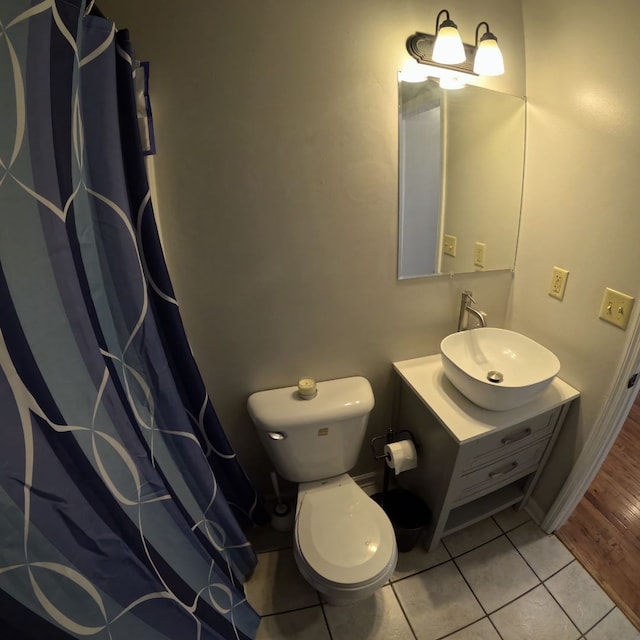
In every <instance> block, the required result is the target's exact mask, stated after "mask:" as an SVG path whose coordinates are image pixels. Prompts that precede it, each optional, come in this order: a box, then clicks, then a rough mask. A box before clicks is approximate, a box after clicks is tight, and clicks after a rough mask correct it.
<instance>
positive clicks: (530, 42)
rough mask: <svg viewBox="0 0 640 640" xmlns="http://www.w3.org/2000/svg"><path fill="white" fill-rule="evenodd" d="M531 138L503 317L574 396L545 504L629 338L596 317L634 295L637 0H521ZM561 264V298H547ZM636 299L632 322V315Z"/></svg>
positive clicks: (637, 274)
mask: <svg viewBox="0 0 640 640" xmlns="http://www.w3.org/2000/svg"><path fill="white" fill-rule="evenodd" d="M523 6H524V23H525V35H526V59H527V97H528V110H529V111H528V113H529V125H528V141H527V164H526V179H525V194H524V208H523V219H522V229H521V239H520V247H519V252H518V260H517V264H516V275H515V278H514V286H513V299H512V301H511V307H510V323H511V326H512V327H513V328H515V329H516V330H519V331H522V332H523V333H526V334H528V335H530V336H531V337H533V338H535V339H537V340H539V341H541V342H542V343H544V344H545V345H547V346H548V347H550V348H551V349H552V350H554V351H555V352H556V354H557V355H558V357H559V358H560V361H561V363H562V369H561V372H560V375H561V376H562V377H563V378H564V379H565V380H566V381H567V382H569V383H571V384H573V385H574V386H575V387H577V388H578V389H580V390H581V391H582V401H581V407H580V412H579V415H578V416H577V418H576V420H575V421H574V422H573V423H572V424H570V425H569V427H570V428H569V429H566V430H565V432H564V433H563V434H562V436H561V439H560V441H559V443H558V446H557V447H556V450H555V452H554V456H553V458H552V460H551V464H550V466H549V467H548V468H547V473H546V474H545V477H544V479H543V482H542V483H541V485H540V487H539V491H538V492H537V494H536V497H537V499H538V500H539V502H540V503H541V505H542V506H543V507H546V506H547V505H548V504H549V502H550V501H551V499H552V498H553V496H554V495H555V493H556V492H557V489H558V488H559V485H560V483H561V481H562V480H563V478H564V477H565V476H566V474H567V473H568V471H569V469H570V468H571V465H572V463H573V461H574V460H575V458H576V456H577V454H578V453H579V451H580V449H581V448H582V446H583V444H584V442H585V439H586V438H587V436H588V434H589V433H590V432H591V430H592V429H593V426H594V424H595V423H596V420H597V416H598V413H599V411H600V409H601V407H602V405H603V402H604V401H605V399H606V398H607V395H608V394H609V393H610V384H611V381H612V378H613V375H614V373H615V370H616V369H617V366H618V363H619V361H620V359H621V357H622V355H623V354H624V352H625V350H626V341H627V338H628V335H627V333H625V332H623V331H621V330H620V329H618V328H616V327H614V326H611V325H608V324H605V323H604V322H602V321H601V320H599V319H598V311H599V307H600V302H601V299H602V294H603V291H604V288H605V287H607V286H608V287H612V288H614V289H618V290H621V291H624V292H626V293H628V294H630V295H633V296H638V295H640V250H639V246H640V245H639V242H640V215H639V213H638V203H639V202H640V180H639V178H638V170H639V167H640V119H639V118H638V105H639V104H640V88H639V86H638V83H637V82H635V78H636V76H637V69H636V66H637V65H636V63H637V59H638V56H637V53H636V51H635V46H636V40H637V34H636V31H637V26H638V24H640V4H639V3H638V2H636V1H635V0H612V1H611V2H609V3H607V5H606V15H604V14H603V12H602V9H603V5H602V3H601V2H599V1H598V0H582V1H581V2H573V3H570V2H557V1H556V0H523ZM554 265H557V266H560V267H563V268H565V269H568V270H569V271H570V272H571V273H570V276H569V280H568V285H567V290H566V294H565V298H564V301H562V302H559V301H557V300H555V299H553V298H550V297H549V296H548V295H547V291H548V287H549V283H550V281H551V269H552V267H553V266H554ZM638 307H640V305H636V308H635V310H634V313H633V318H632V322H633V321H634V320H635V318H636V317H637V315H638V311H639V308H638Z"/></svg>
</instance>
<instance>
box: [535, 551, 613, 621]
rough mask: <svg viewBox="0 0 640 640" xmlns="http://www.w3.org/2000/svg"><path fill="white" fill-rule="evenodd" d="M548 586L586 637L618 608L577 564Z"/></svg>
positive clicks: (560, 573) (552, 580) (566, 569)
mask: <svg viewBox="0 0 640 640" xmlns="http://www.w3.org/2000/svg"><path fill="white" fill-rule="evenodd" d="M545 584H546V585H547V589H549V591H550V592H551V593H552V594H553V597H554V598H555V599H556V600H557V601H558V602H559V603H560V606H561V607H562V608H563V609H564V610H565V611H566V612H567V614H569V617H570V618H571V619H572V620H573V621H574V623H575V624H576V626H577V627H578V628H579V629H580V631H582V632H583V633H585V632H586V631H588V630H589V629H590V628H591V627H592V626H593V625H594V624H595V623H596V622H598V620H600V619H601V618H603V617H604V616H605V615H606V614H607V613H608V612H609V611H611V609H613V607H614V604H613V602H612V601H611V598H609V596H608V595H607V594H606V593H605V592H604V591H603V590H602V588H601V587H600V585H599V584H598V583H597V582H596V581H595V580H594V579H593V578H592V577H591V576H590V575H589V573H587V571H586V570H585V569H584V568H583V567H582V565H581V564H580V563H579V562H578V561H577V560H574V561H573V562H572V563H571V564H570V565H569V566H568V567H566V568H564V569H563V570H562V571H560V572H559V573H557V574H556V575H555V576H553V577H552V578H549V580H547V581H546V583H545Z"/></svg>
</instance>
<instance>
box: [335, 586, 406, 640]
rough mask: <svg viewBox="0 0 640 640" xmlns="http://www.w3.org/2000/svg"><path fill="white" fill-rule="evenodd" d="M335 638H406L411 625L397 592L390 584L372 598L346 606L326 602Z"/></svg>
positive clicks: (351, 639)
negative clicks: (399, 601)
mask: <svg viewBox="0 0 640 640" xmlns="http://www.w3.org/2000/svg"><path fill="white" fill-rule="evenodd" d="M324 612H325V615H326V616H327V622H328V623H329V629H330V630H331V637H332V638H333V640H353V639H354V638H356V637H357V638H358V640H407V639H409V638H413V633H412V632H411V627H409V623H408V622H407V619H406V618H405V616H404V613H402V609H401V608H400V605H399V604H398V599H397V598H396V594H395V593H394V592H393V590H392V589H391V586H389V585H387V586H386V587H383V588H382V589H378V591H376V592H375V593H374V594H373V595H372V596H371V597H370V598H367V599H366V600H361V601H360V602H356V603H355V604H352V605H349V606H346V607H334V606H331V605H328V604H327V605H324Z"/></svg>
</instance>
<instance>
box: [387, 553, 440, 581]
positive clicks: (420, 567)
mask: <svg viewBox="0 0 640 640" xmlns="http://www.w3.org/2000/svg"><path fill="white" fill-rule="evenodd" d="M447 560H450V556H449V553H448V552H447V550H446V549H445V548H444V546H443V545H442V544H439V545H438V546H437V547H436V548H435V549H434V550H433V551H427V550H426V549H425V548H424V546H423V545H422V544H418V545H417V546H416V547H415V548H414V549H412V550H411V551H408V552H406V553H399V554H398V565H397V566H396V570H395V571H394V572H393V576H392V577H391V580H392V582H393V581H395V580H400V579H401V578H406V577H407V576H412V575H413V574H414V573H418V572H419V571H424V570H425V569H430V568H431V567H435V566H436V565H437V564H442V563H443V562H447Z"/></svg>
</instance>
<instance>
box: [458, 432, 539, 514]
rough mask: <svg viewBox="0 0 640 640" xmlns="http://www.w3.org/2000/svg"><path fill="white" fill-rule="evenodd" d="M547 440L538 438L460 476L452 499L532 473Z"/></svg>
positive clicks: (487, 489) (495, 486)
mask: <svg viewBox="0 0 640 640" xmlns="http://www.w3.org/2000/svg"><path fill="white" fill-rule="evenodd" d="M548 441H549V440H548V438H545V439H543V440H539V441H538V442H537V443H535V444H533V445H532V446H530V447H527V448H525V449H520V450H519V451H516V452H515V453H514V454H512V455H507V456H506V457H503V458H500V459H499V460H495V461H494V462H492V463H491V464H488V465H487V466H484V467H481V468H480V469H475V470H474V471H471V472H470V473H467V474H466V475H464V476H462V477H461V478H460V486H459V490H458V491H457V493H456V497H455V498H454V501H455V502H459V501H461V500H463V499H467V498H468V497H469V496H475V495H476V494H479V493H482V494H484V493H489V492H491V491H494V490H495V489H497V488H499V487H501V486H503V485H505V484H509V483H510V482H512V481H513V480H517V479H518V478H521V477H522V476H524V475H527V474H529V473H532V472H533V471H535V470H536V469H537V467H538V464H539V463H540V460H541V458H542V455H543V454H544V451H545V449H546V447H547V444H548Z"/></svg>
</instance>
